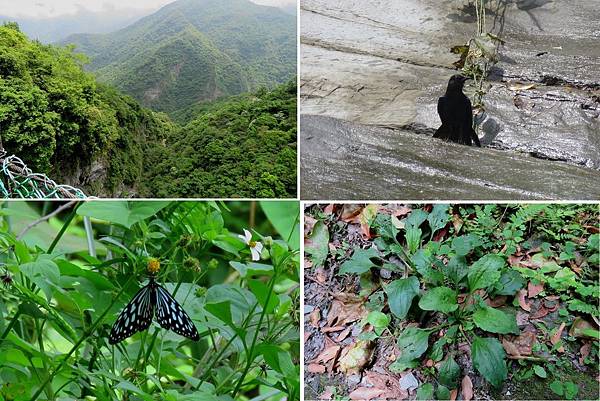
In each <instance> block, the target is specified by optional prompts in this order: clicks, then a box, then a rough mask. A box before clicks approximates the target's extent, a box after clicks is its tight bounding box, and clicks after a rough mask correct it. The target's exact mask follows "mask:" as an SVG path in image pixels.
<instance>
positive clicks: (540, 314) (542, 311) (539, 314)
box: [529, 305, 550, 319]
mask: <svg viewBox="0 0 600 401" xmlns="http://www.w3.org/2000/svg"><path fill="white" fill-rule="evenodd" d="M548 313H550V309H548V308H546V307H545V306H544V305H540V307H539V308H538V310H537V311H535V312H533V313H532V314H531V316H530V317H529V318H530V319H540V318H542V317H544V316H546V315H547V314H548Z"/></svg>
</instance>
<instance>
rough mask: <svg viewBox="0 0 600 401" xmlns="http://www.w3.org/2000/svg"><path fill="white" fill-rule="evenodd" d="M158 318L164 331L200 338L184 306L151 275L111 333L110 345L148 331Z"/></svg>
mask: <svg viewBox="0 0 600 401" xmlns="http://www.w3.org/2000/svg"><path fill="white" fill-rule="evenodd" d="M154 316H156V321H157V322H158V324H159V325H160V326H161V327H162V328H164V329H167V330H172V331H174V332H175V333H177V334H180V335H182V336H184V337H187V338H189V339H191V340H194V341H198V339H200V335H199V334H198V330H197V329H196V326H195V325H194V323H193V322H192V319H190V317H189V316H188V314H187V313H185V311H184V310H183V308H182V307H181V305H179V303H177V301H176V300H175V298H173V297H172V296H171V294H169V293H168V291H167V290H166V289H165V288H164V287H163V286H161V285H160V284H158V283H157V282H156V281H155V280H154V277H152V276H150V282H149V283H148V284H147V285H146V286H144V287H142V288H141V289H140V290H139V291H138V292H137V294H135V296H134V297H133V298H132V299H131V301H129V303H128V304H127V306H125V308H124V309H123V311H121V313H120V314H119V317H118V318H117V320H116V321H115V324H114V325H113V327H112V329H111V330H110V335H109V337H108V342H109V343H110V344H116V343H118V342H121V341H123V340H124V339H126V338H127V337H130V336H132V335H133V334H135V333H137V332H138V331H142V330H146V329H147V328H148V327H149V326H150V323H151V322H152V319H153V318H154Z"/></svg>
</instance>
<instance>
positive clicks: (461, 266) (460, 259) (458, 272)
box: [444, 256, 469, 286]
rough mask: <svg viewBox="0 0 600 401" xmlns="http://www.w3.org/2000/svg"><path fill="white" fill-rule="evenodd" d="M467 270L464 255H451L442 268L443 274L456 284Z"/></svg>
mask: <svg viewBox="0 0 600 401" xmlns="http://www.w3.org/2000/svg"><path fill="white" fill-rule="evenodd" d="M468 271H469V269H468V267H467V261H466V259H465V257H464V256H454V257H452V258H451V259H450V261H448V264H447V265H446V267H445V268H444V274H445V275H446V277H448V278H449V279H450V280H452V282H453V283H454V285H456V286H458V284H459V283H460V282H461V280H462V279H463V278H465V276H466V275H467V272H468Z"/></svg>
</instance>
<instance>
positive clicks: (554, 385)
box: [550, 380, 564, 396]
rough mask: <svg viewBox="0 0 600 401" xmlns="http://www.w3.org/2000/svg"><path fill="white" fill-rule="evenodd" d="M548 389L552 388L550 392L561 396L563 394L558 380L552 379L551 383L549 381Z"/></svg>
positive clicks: (561, 385)
mask: <svg viewBox="0 0 600 401" xmlns="http://www.w3.org/2000/svg"><path fill="white" fill-rule="evenodd" d="M550 390H552V392H553V393H554V394H556V395H560V396H562V395H563V394H564V388H563V384H562V382H560V381H558V380H554V381H553V382H552V383H550Z"/></svg>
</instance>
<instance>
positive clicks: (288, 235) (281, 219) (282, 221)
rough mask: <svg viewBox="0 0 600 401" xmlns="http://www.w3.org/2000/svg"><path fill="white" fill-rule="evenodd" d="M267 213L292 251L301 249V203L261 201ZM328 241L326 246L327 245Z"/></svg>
mask: <svg viewBox="0 0 600 401" xmlns="http://www.w3.org/2000/svg"><path fill="white" fill-rule="evenodd" d="M260 206H261V208H262V210H263V212H265V215H266V216H267V219H269V221H270V222H271V224H272V225H273V227H275V230H277V232H278V233H279V235H280V236H281V238H282V239H283V240H284V241H286V242H287V243H288V245H289V246H290V248H291V249H292V250H294V251H295V250H298V249H300V203H298V202H296V201H261V202H260ZM327 242H329V241H326V242H325V244H326V245H327Z"/></svg>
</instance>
